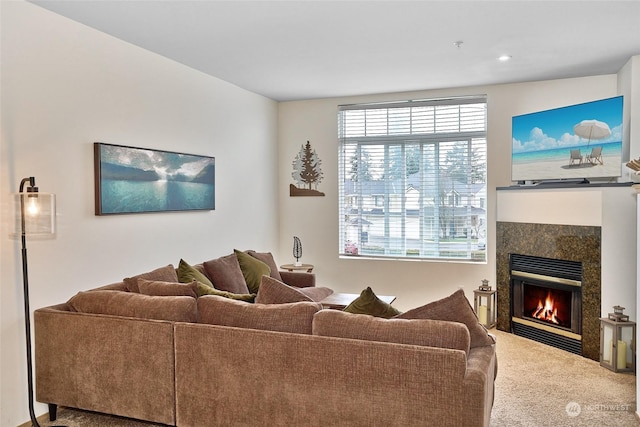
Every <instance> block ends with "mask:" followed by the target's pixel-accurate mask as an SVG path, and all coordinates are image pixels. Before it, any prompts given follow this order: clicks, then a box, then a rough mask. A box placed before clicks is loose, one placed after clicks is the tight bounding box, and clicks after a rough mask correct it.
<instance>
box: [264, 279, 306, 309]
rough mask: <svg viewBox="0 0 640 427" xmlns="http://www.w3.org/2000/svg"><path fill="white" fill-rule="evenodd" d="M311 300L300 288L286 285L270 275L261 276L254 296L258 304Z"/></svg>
mask: <svg viewBox="0 0 640 427" xmlns="http://www.w3.org/2000/svg"><path fill="white" fill-rule="evenodd" d="M299 301H313V299H311V298H310V297H308V296H307V295H305V294H303V293H302V292H300V290H298V289H296V288H294V287H292V286H289V285H286V284H284V283H282V282H281V281H279V280H276V279H274V278H273V277H270V276H262V282H261V284H260V288H259V289H258V295H257V296H256V303H258V304H285V303H289V302H299Z"/></svg>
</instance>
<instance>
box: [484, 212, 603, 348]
mask: <svg viewBox="0 0 640 427" xmlns="http://www.w3.org/2000/svg"><path fill="white" fill-rule="evenodd" d="M512 253H514V254H521V255H530V256H537V257H544V258H555V259H562V260H569V261H578V262H581V263H582V266H583V278H582V355H583V356H584V357H587V358H589V359H593V360H599V356H600V355H599V353H600V320H599V319H600V311H601V310H600V307H601V227H597V226H576V225H558V224H530V223H521V222H504V221H499V222H498V223H497V224H496V282H497V289H498V307H497V314H498V324H497V328H498V329H500V330H501V331H506V332H511V330H510V325H511V323H510V321H511V314H510V303H511V301H510V297H509V294H510V277H509V254H512Z"/></svg>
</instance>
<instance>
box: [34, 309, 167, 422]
mask: <svg viewBox="0 0 640 427" xmlns="http://www.w3.org/2000/svg"><path fill="white" fill-rule="evenodd" d="M34 326H35V332H34V335H35V377H36V400H37V401H38V402H43V403H48V404H55V405H60V406H68V407H73V408H80V409H86V410H90V411H97V412H104V413H109V414H114V415H119V416H125V417H129V418H138V419H142V420H147V421H152V422H159V423H162V424H169V425H174V424H175V410H174V407H175V406H174V405H175V400H174V387H175V379H174V360H175V359H174V349H173V323H172V322H168V321H161V320H147V319H134V318H127V317H117V316H109V315H101V314H87V313H77V312H70V311H66V310H65V309H64V307H63V306H61V305H58V306H53V307H47V308H41V309H38V310H36V311H35V313H34Z"/></svg>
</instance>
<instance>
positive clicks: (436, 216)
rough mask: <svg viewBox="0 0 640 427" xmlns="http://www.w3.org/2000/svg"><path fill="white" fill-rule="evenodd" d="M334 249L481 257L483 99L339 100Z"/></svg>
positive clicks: (462, 258) (483, 252) (430, 256)
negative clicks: (337, 221) (351, 102)
mask: <svg viewBox="0 0 640 427" xmlns="http://www.w3.org/2000/svg"><path fill="white" fill-rule="evenodd" d="M338 120H339V127H338V132H339V135H338V137H339V143H340V152H339V162H340V164H339V174H340V176H339V187H340V188H339V192H340V198H339V199H340V201H339V209H340V212H339V215H340V236H339V237H340V238H339V242H340V243H339V244H340V246H339V253H340V255H344V256H362V257H369V258H371V257H374V258H375V257H381V258H411V259H438V260H459V261H471V262H485V261H486V240H485V238H486V222H487V216H486V198H487V155H486V153H487V141H486V98H485V97H464V98H451V99H434V100H422V101H406V102H393V103H385V104H359V105H345V106H341V107H340V108H339V113H338Z"/></svg>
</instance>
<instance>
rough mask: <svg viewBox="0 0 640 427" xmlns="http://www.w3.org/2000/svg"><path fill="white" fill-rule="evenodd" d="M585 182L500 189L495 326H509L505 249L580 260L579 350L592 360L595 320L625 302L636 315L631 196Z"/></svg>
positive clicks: (633, 204)
mask: <svg viewBox="0 0 640 427" xmlns="http://www.w3.org/2000/svg"><path fill="white" fill-rule="evenodd" d="M585 187H586V188H585ZM585 187H582V188H568V189H567V188H538V189H537V191H528V190H526V189H523V190H513V189H511V188H510V190H508V191H502V190H500V189H498V191H497V227H496V283H497V288H498V328H499V329H501V330H505V331H509V330H510V323H509V322H510V313H509V278H508V268H509V267H508V257H509V253H521V254H523V255H532V256H541V257H548V258H558V259H568V260H575V261H580V262H582V263H583V264H584V268H585V275H586V276H587V277H586V278H585V282H586V289H585V290H584V293H583V298H584V299H585V301H584V303H585V304H586V305H583V310H586V312H585V313H584V314H585V315H586V316H585V317H584V318H583V337H584V339H585V340H586V342H585V348H584V355H585V356H586V357H589V358H591V359H595V360H597V359H598V351H599V350H598V346H599V322H598V318H599V317H602V316H606V315H607V313H608V312H611V311H612V310H613V309H612V307H613V306H614V305H623V306H624V307H626V310H625V312H626V313H628V314H629V316H630V317H631V319H632V320H636V306H635V301H636V286H635V284H636V277H637V272H636V262H637V257H636V254H637V248H636V242H635V239H634V236H635V235H636V233H637V225H636V200H635V191H634V190H633V189H632V188H631V187H630V186H623V187H593V186H585ZM592 341H596V342H592Z"/></svg>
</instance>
